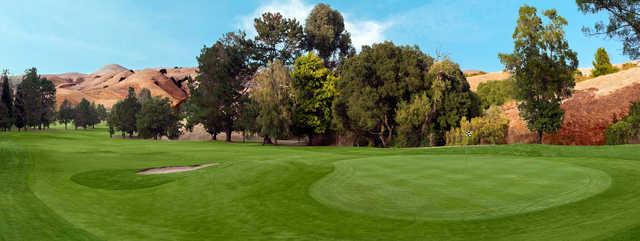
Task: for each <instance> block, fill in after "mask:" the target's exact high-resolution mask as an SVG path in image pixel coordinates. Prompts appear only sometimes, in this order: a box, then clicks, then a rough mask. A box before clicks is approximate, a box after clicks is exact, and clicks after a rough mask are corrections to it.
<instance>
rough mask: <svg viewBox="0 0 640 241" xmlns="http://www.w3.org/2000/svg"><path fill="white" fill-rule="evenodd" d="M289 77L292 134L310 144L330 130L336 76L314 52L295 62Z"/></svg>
mask: <svg viewBox="0 0 640 241" xmlns="http://www.w3.org/2000/svg"><path fill="white" fill-rule="evenodd" d="M291 77H292V87H293V90H294V93H293V95H294V96H295V97H294V103H295V110H294V114H293V125H294V127H293V128H294V133H296V134H302V135H307V136H308V141H309V145H311V144H312V142H313V137H314V136H315V135H319V134H324V133H326V132H327V131H328V130H329V128H330V127H331V118H332V114H331V105H332V101H333V97H334V95H335V87H334V86H335V82H336V77H335V76H333V73H331V70H329V69H327V68H325V67H324V64H323V62H322V59H320V58H318V57H317V56H316V55H315V54H314V53H308V54H307V55H305V56H301V57H300V58H298V59H296V61H295V64H294V66H293V71H292V72H291Z"/></svg>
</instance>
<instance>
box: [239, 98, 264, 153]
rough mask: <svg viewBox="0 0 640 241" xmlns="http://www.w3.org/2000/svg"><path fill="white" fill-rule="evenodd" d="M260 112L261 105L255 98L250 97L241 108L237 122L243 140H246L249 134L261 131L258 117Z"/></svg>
mask: <svg viewBox="0 0 640 241" xmlns="http://www.w3.org/2000/svg"><path fill="white" fill-rule="evenodd" d="M259 113H260V106H259V105H258V102H256V100H255V99H253V98H250V99H249V100H248V101H244V104H243V105H242V108H241V109H240V117H239V118H238V120H237V121H236V122H235V123H236V130H240V131H242V141H243V142H244V141H245V140H246V138H247V136H248V135H250V134H255V133H258V132H260V128H259V126H258V123H257V120H256V119H257V118H258V115H259Z"/></svg>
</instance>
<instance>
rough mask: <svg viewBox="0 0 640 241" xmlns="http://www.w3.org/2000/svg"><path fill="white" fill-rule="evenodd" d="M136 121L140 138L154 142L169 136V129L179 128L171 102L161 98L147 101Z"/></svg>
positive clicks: (143, 104)
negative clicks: (150, 139)
mask: <svg viewBox="0 0 640 241" xmlns="http://www.w3.org/2000/svg"><path fill="white" fill-rule="evenodd" d="M136 119H137V120H136V126H137V129H138V133H139V136H141V137H142V138H153V139H154V140H158V139H159V138H162V136H168V135H169V134H168V132H169V129H170V128H171V127H172V126H177V122H178V117H177V116H176V115H175V113H174V112H173V110H172V109H171V101H170V100H169V99H168V98H160V97H152V98H150V99H147V100H145V101H144V102H143V103H142V106H141V108H140V112H139V113H138V114H137V118H136Z"/></svg>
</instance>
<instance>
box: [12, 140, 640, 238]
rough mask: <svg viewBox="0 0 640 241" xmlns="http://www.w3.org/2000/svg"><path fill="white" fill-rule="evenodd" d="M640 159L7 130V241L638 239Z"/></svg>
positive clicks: (555, 149) (568, 152)
mask: <svg viewBox="0 0 640 241" xmlns="http://www.w3.org/2000/svg"><path fill="white" fill-rule="evenodd" d="M638 153H640V147H639V146H634V145H627V146H615V147H610V146H607V147H561V146H541V145H513V146H486V147H467V148H418V149H373V148H347V147H286V146H261V145H259V144H253V143H247V144H242V143H235V144H226V143H221V142H190V141H182V142H170V141H145V140H120V139H109V138H108V135H107V133H106V130H104V129H97V130H91V131H64V130H61V129H54V130H50V131H43V132H37V131H32V132H27V133H17V132H12V133H0V181H1V182H2V183H3V185H2V186H0V192H1V193H2V195H0V210H1V211H0V240H547V241H551V240H558V241H567V240H637V237H638V236H639V235H640V218H639V217H640V181H639V180H640V156H638ZM205 163H216V165H214V166H210V167H207V168H202V169H197V170H193V171H187V172H179V173H170V174H160V175H139V174H137V172H138V171H139V170H142V169H147V168H154V167H172V166H190V165H198V164H205Z"/></svg>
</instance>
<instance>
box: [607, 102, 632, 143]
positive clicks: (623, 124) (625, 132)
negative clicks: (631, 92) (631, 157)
mask: <svg viewBox="0 0 640 241" xmlns="http://www.w3.org/2000/svg"><path fill="white" fill-rule="evenodd" d="M604 135H605V143H606V144H607V145H621V144H628V143H629V141H631V140H632V139H636V138H638V135H640V101H638V102H634V103H633V104H631V107H630V108H629V115H628V116H626V117H625V118H623V119H622V120H619V121H618V120H614V123H613V124H611V125H610V126H609V127H607V129H606V130H605V132H604Z"/></svg>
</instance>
